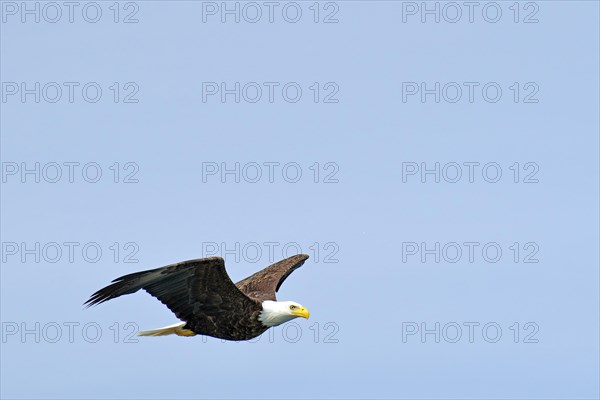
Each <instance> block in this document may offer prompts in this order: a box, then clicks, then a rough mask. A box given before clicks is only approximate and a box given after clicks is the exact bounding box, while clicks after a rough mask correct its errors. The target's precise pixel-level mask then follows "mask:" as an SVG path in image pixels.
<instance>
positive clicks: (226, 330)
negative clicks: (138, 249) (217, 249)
mask: <svg viewBox="0 0 600 400" xmlns="http://www.w3.org/2000/svg"><path fill="white" fill-rule="evenodd" d="M306 259H308V255H306V254H298V255H295V256H292V257H289V258H286V259H285V260H281V261H279V262H277V263H275V264H273V265H270V266H268V267H267V268H265V269H263V270H262V271H259V272H257V273H255V274H254V275H251V276H249V277H247V278H246V279H244V280H242V281H240V282H238V283H235V284H234V283H233V282H232V280H231V278H229V275H227V272H226V271H225V261H224V260H223V258H221V257H209V258H200V259H196V260H189V261H183V262H180V263H177V264H171V265H167V266H165V267H161V268H156V269H151V270H148V271H141V272H136V273H133V274H129V275H125V276H122V277H120V278H117V279H115V280H113V281H112V284H110V285H109V286H107V287H105V288H103V289H100V290H98V291H97V292H96V293H94V294H93V295H92V296H91V297H90V299H89V300H88V301H87V302H85V305H86V306H87V307H90V306H93V305H96V304H100V303H104V302H105V301H108V300H111V299H114V298H117V297H119V296H122V295H124V294H131V293H135V292H137V291H138V290H140V289H144V290H145V291H146V292H148V293H150V294H151V295H152V296H154V297H156V298H157V299H158V300H160V301H161V302H162V303H163V304H164V305H166V306H167V307H168V308H169V309H170V310H171V311H172V312H173V313H174V314H175V315H176V316H177V318H179V319H180V320H181V321H183V322H180V323H177V324H174V325H170V326H166V327H164V328H159V329H153V330H150V331H143V332H139V333H138V335H139V336H164V335H170V334H176V335H179V336H194V335H197V334H199V335H207V336H213V337H216V338H220V339H225V340H236V341H239V340H249V339H252V338H254V337H256V336H259V335H261V334H262V333H263V332H265V331H266V330H267V329H269V328H270V327H273V326H277V325H280V324H283V323H284V322H287V321H290V320H292V319H294V318H297V317H303V318H306V319H308V317H309V315H310V314H309V312H308V310H307V309H306V308H304V307H302V306H301V305H300V304H298V303H296V302H293V301H277V299H276V297H275V293H276V292H277V291H278V290H279V287H280V286H281V284H282V283H283V281H284V280H285V279H286V278H287V277H288V276H289V275H290V274H291V273H292V272H293V271H294V270H295V269H297V268H299V267H300V266H302V264H304V262H305V261H306Z"/></svg>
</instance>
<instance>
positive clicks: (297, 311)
mask: <svg viewBox="0 0 600 400" xmlns="http://www.w3.org/2000/svg"><path fill="white" fill-rule="evenodd" d="M292 314H293V315H296V316H298V317H302V318H306V319H308V317H310V313H309V312H308V310H307V309H306V308H304V307H299V308H296V309H295V310H292Z"/></svg>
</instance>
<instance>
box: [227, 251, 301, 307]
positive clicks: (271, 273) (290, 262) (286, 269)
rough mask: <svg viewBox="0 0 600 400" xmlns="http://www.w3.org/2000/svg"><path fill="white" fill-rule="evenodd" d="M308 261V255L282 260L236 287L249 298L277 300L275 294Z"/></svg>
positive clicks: (237, 284) (240, 282)
mask: <svg viewBox="0 0 600 400" xmlns="http://www.w3.org/2000/svg"><path fill="white" fill-rule="evenodd" d="M307 259H308V255H306V254H297V255H295V256H291V257H288V258H286V259H285V260H281V261H279V262H277V263H275V264H273V265H269V266H268V267H267V268H265V269H263V270H262V271H258V272H257V273H255V274H253V275H250V276H249V277H247V278H246V279H244V280H242V281H239V282H238V283H236V286H237V287H238V288H239V289H240V290H241V291H242V292H244V293H245V294H246V295H248V296H249V297H251V298H253V299H256V300H259V301H264V300H273V301H275V300H277V299H276V297H275V292H277V291H278V290H279V287H280V286H281V284H282V283H283V281H285V279H286V278H287V277H288V276H290V274H291V273H292V272H294V270H295V269H297V268H300V267H301V266H302V264H304V262H305V261H306V260H307Z"/></svg>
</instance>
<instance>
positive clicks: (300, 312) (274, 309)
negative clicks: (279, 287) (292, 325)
mask: <svg viewBox="0 0 600 400" xmlns="http://www.w3.org/2000/svg"><path fill="white" fill-rule="evenodd" d="M262 308H263V310H262V311H261V313H260V315H259V316H258V320H259V321H260V322H262V323H263V325H265V326H268V327H272V326H277V325H281V324H283V323H284V322H287V321H290V320H292V319H294V318H298V317H302V318H306V319H308V317H309V316H310V313H309V312H308V310H307V309H306V308H304V307H302V305H300V304H298V303H296V302H295V301H271V300H266V301H263V303H262Z"/></svg>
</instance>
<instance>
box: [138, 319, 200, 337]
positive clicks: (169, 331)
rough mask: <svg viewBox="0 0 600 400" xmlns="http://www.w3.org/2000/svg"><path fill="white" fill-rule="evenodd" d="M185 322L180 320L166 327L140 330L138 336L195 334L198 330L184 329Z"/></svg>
mask: <svg viewBox="0 0 600 400" xmlns="http://www.w3.org/2000/svg"><path fill="white" fill-rule="evenodd" d="M184 326H185V322H179V323H176V324H173V325H169V326H165V327H164V328H158V329H152V330H149V331H141V332H138V334H137V335H138V336H166V335H177V336H195V335H196V332H194V331H191V330H189V329H183V327H184Z"/></svg>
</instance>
